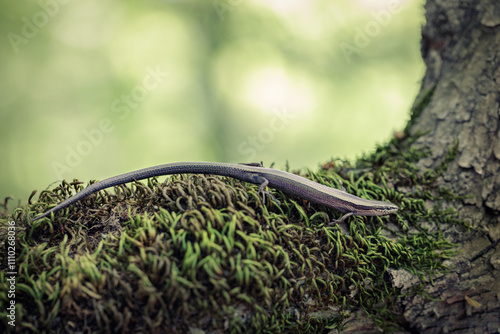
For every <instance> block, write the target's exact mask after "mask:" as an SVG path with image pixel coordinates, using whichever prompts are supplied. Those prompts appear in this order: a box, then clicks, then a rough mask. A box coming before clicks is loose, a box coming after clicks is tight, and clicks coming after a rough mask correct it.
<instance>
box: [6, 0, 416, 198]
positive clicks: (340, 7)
mask: <svg viewBox="0 0 500 334" xmlns="http://www.w3.org/2000/svg"><path fill="white" fill-rule="evenodd" d="M422 7H423V1H416V0H399V1H395V0H383V1H377V0H352V1H340V0H214V1H189V0H186V1H182V0H177V1H175V0H171V1H167V0H163V1H162V0H149V1H117V0H116V1H115V0H108V1H101V0H88V1H76V0H41V1H31V0H27V1H14V0H10V1H3V2H2V4H1V5H0V29H1V31H0V36H1V39H0V43H1V44H0V75H1V78H2V80H0V94H1V96H0V136H1V138H0V139H1V140H0V153H1V156H2V159H1V165H0V166H1V167H0V168H1V175H0V198H4V197H5V196H9V195H10V196H14V197H15V198H16V200H19V201H21V202H24V201H26V200H27V197H28V196H29V194H30V193H31V191H32V190H33V189H38V190H39V191H40V190H42V189H45V188H46V187H48V186H49V185H50V184H51V183H53V182H54V181H57V180H62V179H67V180H73V179H74V178H77V179H79V180H82V181H89V180H93V179H96V180H101V179H104V178H107V177H110V176H113V175H116V174H120V173H124V172H128V171H132V170H135V169H140V168H143V167H149V166H153V165H157V164H162V163H168V162H177V161H220V162H260V161H262V162H264V164H265V165H269V164H271V163H275V167H276V168H285V166H286V165H287V164H288V165H289V166H290V168H291V169H293V170H297V169H303V168H310V169H313V170H314V169H316V168H317V167H318V165H320V164H321V163H324V162H327V161H328V160H330V159H331V158H336V157H338V158H342V159H354V158H355V157H356V156H359V155H361V154H362V153H363V152H370V151H371V150H373V148H374V147H375V145H376V143H382V142H384V141H386V140H388V138H390V136H392V134H393V132H394V131H397V130H401V129H402V128H403V127H404V125H405V123H406V122H407V120H408V117H409V109H410V107H411V105H412V103H413V100H414V98H415V96H416V94H417V92H418V89H419V83H420V80H421V77H422V75H423V71H424V67H423V62H422V60H421V58H420V51H419V48H420V42H419V41H420V26H421V25H422V24H423V22H424V12H423V8H422Z"/></svg>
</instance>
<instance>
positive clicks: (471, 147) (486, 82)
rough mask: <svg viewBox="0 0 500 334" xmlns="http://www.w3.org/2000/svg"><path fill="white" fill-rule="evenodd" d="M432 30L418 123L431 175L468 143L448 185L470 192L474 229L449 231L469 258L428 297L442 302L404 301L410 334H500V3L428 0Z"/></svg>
mask: <svg viewBox="0 0 500 334" xmlns="http://www.w3.org/2000/svg"><path fill="white" fill-rule="evenodd" d="M425 8H426V20H427V23H426V25H425V26H424V27H423V30H422V56H423V58H424V60H425V63H426V65H427V71H426V73H425V77H424V79H423V82H422V88H421V91H420V94H419V96H418V97H417V100H416V103H418V101H420V100H421V99H422V98H423V97H424V96H425V95H426V94H427V93H428V92H429V91H432V90H433V95H432V97H431V99H430V101H429V103H428V104H427V106H426V107H425V108H424V109H423V110H422V111H421V114H420V115H418V116H416V117H415V118H414V119H413V120H412V121H413V123H412V124H410V133H411V134H416V133H418V132H423V133H425V134H424V135H423V136H421V137H420V138H419V140H418V141H417V142H416V143H415V145H420V146H421V145H425V146H429V147H430V148H431V150H432V154H431V156H429V157H427V158H425V159H423V160H421V161H420V162H419V166H420V167H421V170H425V169H432V168H435V167H436V166H438V165H439V164H440V163H441V162H442V161H443V159H444V157H445V156H446V153H447V152H448V151H449V150H450V148H451V147H452V146H453V145H454V143H455V142H456V140H458V153H457V155H456V158H455V160H454V161H452V162H451V163H450V164H449V165H448V169H447V170H446V171H445V172H444V174H443V176H442V177H441V178H440V180H439V183H440V185H441V186H444V187H447V188H449V189H451V190H453V191H454V192H455V193H456V194H458V195H460V196H467V198H465V199H464V200H463V201H462V203H461V204H459V206H458V207H456V209H457V210H458V213H459V216H460V218H461V219H464V220H466V221H467V222H469V223H470V224H471V225H472V226H473V227H474V229H472V230H471V231H470V232H469V233H467V232H462V231H458V230H457V229H456V228H455V227H453V226H449V227H444V229H445V235H446V236H447V238H448V239H449V240H450V241H452V242H455V243H457V244H459V246H458V248H459V250H460V253H459V254H457V255H456V256H455V257H454V258H452V259H450V260H449V261H447V262H448V263H447V265H449V266H450V268H451V272H450V273H448V274H446V275H443V276H442V277H437V278H435V280H434V283H433V284H432V285H431V284H429V285H428V286H427V287H426V289H425V290H426V291H427V292H428V293H429V294H430V295H431V296H432V297H434V298H436V299H437V300H435V301H431V300H424V299H423V298H422V297H421V296H409V297H406V298H405V299H403V300H402V303H401V309H402V318H403V320H402V322H401V323H402V324H405V325H402V328H401V330H402V331H403V332H419V333H498V332H500V302H499V300H500V245H499V241H500V223H499V220H500V218H499V211H500V192H499V188H500V138H499V137H500V127H499V125H500V119H499V118H500V117H499V102H500V66H499V64H500V52H499V49H500V2H499V1H498V0H480V1H472V0H465V1H464V0H428V1H427V4H426V6H425Z"/></svg>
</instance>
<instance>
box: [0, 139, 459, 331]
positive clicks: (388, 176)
mask: <svg viewBox="0 0 500 334" xmlns="http://www.w3.org/2000/svg"><path fill="white" fill-rule="evenodd" d="M412 140H413V139H406V140H403V141H397V140H395V139H394V140H393V141H391V142H389V143H388V144H387V145H385V146H383V147H379V148H377V150H376V151H375V152H374V153H373V154H371V155H369V156H365V157H362V158H360V159H358V161H357V162H356V163H355V164H350V163H345V162H344V163H340V164H336V165H334V164H333V163H331V164H328V165H327V167H328V168H323V169H321V170H319V171H318V172H317V173H312V172H309V174H308V175H306V176H307V177H309V178H311V179H313V180H316V181H318V182H321V183H324V184H327V185H330V186H333V187H336V188H342V187H343V188H345V189H346V191H348V192H350V193H353V194H357V195H358V196H362V197H365V198H372V199H378V200H387V201H391V202H393V203H395V204H397V205H399V207H400V210H399V211H398V213H397V214H394V215H390V216H385V217H357V216H355V217H350V218H349V219H348V220H347V222H346V223H343V224H340V225H334V226H330V225H329V222H330V221H331V220H333V219H338V218H339V217H340V213H338V212H336V211H334V210H329V209H327V208H325V207H323V206H321V205H316V204H314V203H307V202H306V201H304V200H302V199H300V198H293V197H289V196H285V195H283V194H281V193H279V192H276V191H274V190H273V192H274V194H275V196H276V197H277V198H278V199H279V200H280V201H281V204H280V205H278V204H276V203H275V202H272V201H271V200H270V199H268V201H267V202H266V203H262V200H261V198H260V197H259V196H258V193H257V191H258V186H256V185H252V184H245V183H243V182H240V181H238V180H234V179H230V178H224V177H214V176H203V175H183V176H173V177H168V178H166V180H165V182H160V181H158V179H156V178H153V179H149V180H148V181H147V182H146V183H145V184H142V183H139V182H135V183H132V184H128V185H124V186H119V187H115V188H114V191H110V190H108V191H101V192H99V193H97V194H93V195H91V196H89V197H87V198H86V199H84V200H82V201H80V202H79V203H77V204H75V205H72V206H70V207H69V208H67V209H66V210H63V211H62V212H57V213H56V214H55V220H54V222H51V220H50V219H43V220H41V221H35V222H33V221H32V217H33V216H34V214H35V212H38V213H39V212H42V211H44V210H46V209H47V207H48V206H50V205H53V204H55V203H58V202H59V201H61V200H62V199H64V198H67V197H68V196H71V195H72V194H74V193H76V192H78V191H79V190H81V189H82V188H83V184H82V183H81V182H78V181H76V180H75V181H74V182H71V183H68V182H63V183H62V184H61V185H60V186H58V187H56V188H55V189H53V190H51V191H44V192H42V193H41V194H40V196H39V199H38V200H37V201H36V202H31V201H30V203H28V204H26V205H25V206H23V207H19V208H17V209H16V210H15V211H14V212H13V214H12V215H11V217H12V218H13V220H14V221H15V222H16V226H17V239H16V250H17V265H18V268H19V275H18V277H17V289H18V291H17V294H16V302H17V304H16V314H17V326H18V328H22V329H31V330H33V331H34V332H44V331H50V332H55V333H57V332H67V331H74V330H79V329H80V330H81V329H82V328H84V327H86V328H88V329H89V330H90V331H96V332H121V331H124V332H129V331H138V332H146V331H150V332H153V333H155V332H169V333H185V332H187V331H189V330H190V329H194V328H200V329H203V330H206V331H224V332H228V333H245V332H263V333H277V332H296V333H317V332H321V331H325V330H329V329H337V330H339V331H340V330H341V329H342V328H343V326H344V322H345V319H346V318H347V317H349V316H350V315H351V314H352V313H353V312H354V311H356V310H359V309H361V308H362V309H364V310H365V311H366V313H367V314H368V315H369V316H370V317H372V319H374V320H375V321H376V323H377V324H378V325H379V326H380V327H382V328H384V329H386V330H390V329H391V328H392V326H393V325H394V324H395V322H396V321H397V317H396V313H397V312H396V311H395V310H394V305H395V302H396V301H397V299H398V296H399V292H398V291H397V290H396V289H394V288H392V287H391V285H390V284H389V282H388V281H387V278H386V276H385V273H386V272H387V270H388V268H391V269H401V268H404V269H407V270H408V271H410V272H411V273H413V274H415V275H417V276H419V277H420V279H421V280H422V284H424V283H425V282H427V281H428V280H430V279H431V278H432V275H434V274H436V273H440V272H443V271H445V270H446V268H445V267H444V266H443V264H442V262H443V260H444V259H446V258H448V257H450V256H452V255H453V254H454V245H453V244H451V243H449V242H448V241H446V239H445V238H444V236H443V233H442V232H441V231H442V225H443V224H459V225H460V224H461V225H462V226H463V222H461V221H459V220H457V218H456V213H455V212H454V211H453V210H451V209H447V210H445V209H441V207H442V206H441V205H439V201H438V198H441V196H442V194H448V195H449V196H447V197H446V200H449V201H453V200H456V199H457V198H456V197H454V196H452V193H451V192H449V191H448V190H443V189H439V188H437V187H436V186H435V185H434V183H435V180H436V179H437V177H439V174H440V173H442V171H443V170H444V168H445V167H444V166H445V165H443V167H442V168H438V169H436V170H435V171H434V172H432V173H423V174H419V173H418V172H417V168H416V166H415V163H416V162H417V161H418V160H419V159H421V158H422V157H424V156H426V155H427V154H428V151H427V150H425V149H419V150H417V149H410V145H411V143H412ZM452 153H453V152H451V153H450V155H449V156H448V157H447V158H446V159H444V160H445V161H444V162H443V164H446V163H448V162H449V161H450V159H453V157H454V156H453V154H452ZM429 203H436V205H431V206H429V205H428V204H429ZM7 218H8V217H7V215H6V214H5V213H4V214H3V215H2V218H1V220H0V229H1V230H0V231H2V232H0V233H1V235H2V236H5V228H6V226H7V225H6V224H7V221H8V220H7ZM2 238H3V237H2ZM1 247H2V249H1V250H0V252H1V254H5V253H6V251H5V249H4V248H5V243H2V245H1ZM4 260H5V259H2V264H3V263H5V261H4ZM3 272H4V271H2V273H0V282H1V284H2V285H4V284H6V276H5V275H4V274H3ZM417 292H418V291H415V293H417ZM7 302H8V298H7V296H6V295H5V294H4V293H0V303H1V307H0V316H1V318H2V321H3V322H4V323H3V325H4V326H6V323H5V319H6V317H5V316H6V314H5V307H4V306H5V305H6V304H5V303H7Z"/></svg>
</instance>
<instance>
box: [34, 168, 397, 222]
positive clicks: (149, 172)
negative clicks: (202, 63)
mask: <svg viewBox="0 0 500 334" xmlns="http://www.w3.org/2000/svg"><path fill="white" fill-rule="evenodd" d="M169 174H214V175H222V176H229V177H232V178H235V179H238V180H241V181H245V182H250V183H255V184H259V185H260V187H259V193H260V194H262V195H263V196H265V191H264V190H265V188H266V187H267V186H270V187H273V188H275V189H278V190H281V191H283V192H284V193H287V194H289V195H295V196H298V197H301V198H303V199H306V200H308V201H311V202H315V203H319V204H323V205H325V206H327V207H330V208H333V209H336V210H338V211H340V212H342V213H344V215H343V216H342V217H341V218H340V219H338V220H336V221H334V222H333V223H341V222H343V221H344V220H345V219H346V218H348V217H350V216H352V215H358V216H383V215H388V214H391V213H394V212H396V211H397V210H398V207H397V206H396V205H394V204H392V203H390V202H383V201H374V200H368V199H364V198H361V197H357V196H354V195H351V194H349V193H346V192H345V191H342V190H338V189H335V188H331V187H328V186H325V185H322V184H319V183H317V182H314V181H311V180H308V179H306V178H303V177H301V176H298V175H295V174H292V173H288V172H284V171H281V170H277V169H272V168H265V167H262V165H260V164H258V163H254V164H232V163H219V162H176V163H170V164H164V165H159V166H154V167H149V168H144V169H139V170H136V171H133V172H129V173H125V174H121V175H117V176H113V177H110V178H109V179H105V180H102V181H100V182H97V183H94V184H91V185H90V186H88V187H87V188H85V189H83V190H82V191H80V192H79V193H77V194H75V195H74V196H72V197H70V198H68V199H66V200H64V201H62V202H61V203H59V204H58V205H56V206H55V207H53V208H52V209H50V210H49V211H46V212H45V213H43V214H42V215H40V216H38V217H36V218H35V219H34V220H38V219H41V218H43V217H47V216H49V215H50V214H51V213H53V212H57V211H59V210H61V209H63V208H65V207H67V206H68V205H71V204H73V203H75V202H77V201H79V200H81V199H82V198H84V197H86V196H88V195H90V194H93V193H95V192H97V191H99V190H102V189H105V188H109V187H113V186H116V185H120V184H123V183H127V182H131V181H134V180H142V179H147V178H150V177H154V176H161V175H169Z"/></svg>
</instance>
